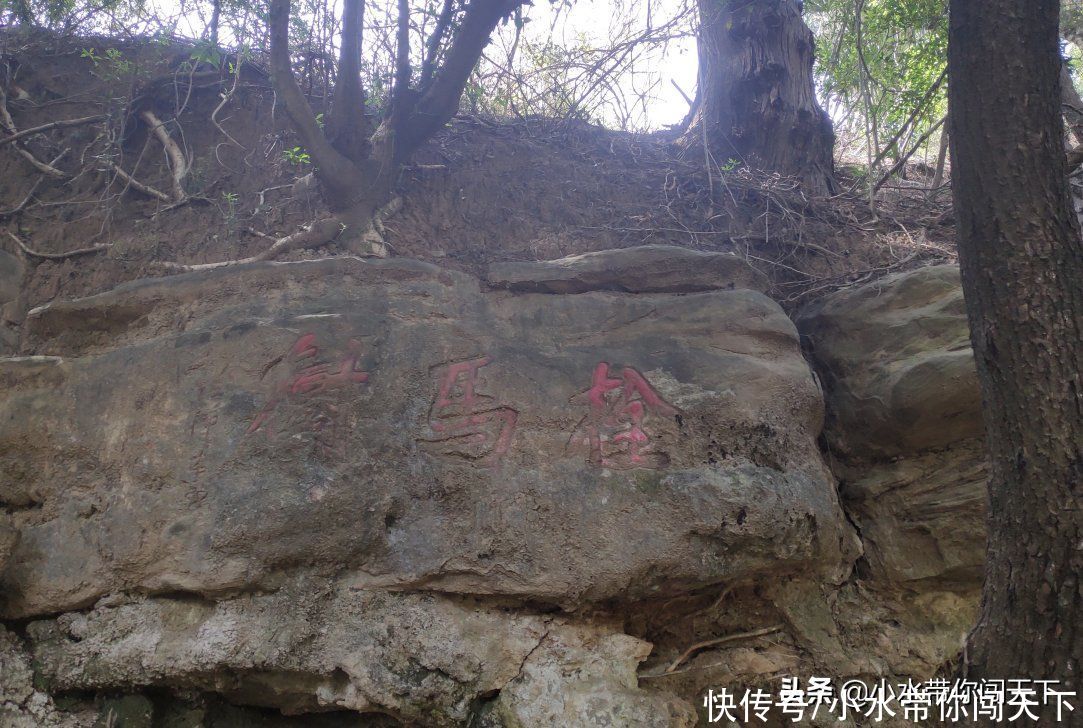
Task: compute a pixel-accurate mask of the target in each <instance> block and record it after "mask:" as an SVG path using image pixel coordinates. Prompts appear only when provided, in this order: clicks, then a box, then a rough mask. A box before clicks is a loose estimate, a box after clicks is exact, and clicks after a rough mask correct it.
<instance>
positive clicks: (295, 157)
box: [282, 147, 312, 167]
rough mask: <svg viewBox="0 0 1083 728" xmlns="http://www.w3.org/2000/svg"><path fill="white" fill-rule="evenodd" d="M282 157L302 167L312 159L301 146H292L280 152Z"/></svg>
mask: <svg viewBox="0 0 1083 728" xmlns="http://www.w3.org/2000/svg"><path fill="white" fill-rule="evenodd" d="M282 158H283V159H285V160H286V161H287V162H289V163H290V164H292V165H294V166H295V167H303V166H305V165H306V164H309V163H310V162H311V161H312V158H311V157H310V156H309V155H308V152H306V151H305V150H304V149H302V148H301V147H294V148H293V149H286V150H285V151H283V152H282Z"/></svg>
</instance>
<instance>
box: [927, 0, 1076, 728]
mask: <svg viewBox="0 0 1083 728" xmlns="http://www.w3.org/2000/svg"><path fill="white" fill-rule="evenodd" d="M1057 11H1058V6H1057V3H1056V2H1053V1H1052V0H951V29H950V42H949V54H948V55H949V72H950V75H949V81H950V83H949V88H950V92H949V95H950V104H951V156H952V162H953V166H952V187H953V190H954V193H955V205H956V214H957V215H958V220H959V232H958V236H959V257H960V263H961V267H962V275H963V290H964V293H965V295H966V301H967V309H968V314H969V317H970V326H971V337H972V340H973V344H974V353H975V357H976V360H977V365H978V373H979V376H980V380H981V386H982V394H983V399H984V413H985V421H986V432H987V437H988V444H989V451H990V458H991V475H990V480H989V505H990V515H989V549H988V564H987V567H986V583H985V590H984V594H983V599H982V609H981V616H980V620H979V622H978V625H977V626H976V627H975V629H974V631H973V632H972V633H971V635H970V640H969V649H968V651H967V657H968V661H969V664H968V665H967V664H964V665H963V669H964V670H967V669H968V670H969V674H970V676H971V677H979V678H983V677H986V678H1027V679H1050V680H1062V681H1065V682H1066V683H1067V684H1068V687H1069V688H1070V689H1074V690H1076V691H1083V681H1081V680H1080V675H1079V672H1080V669H1081V668H1083V663H1081V660H1083V243H1081V241H1080V233H1079V226H1078V223H1077V221H1076V218H1075V215H1074V214H1073V213H1072V208H1071V204H1070V202H1069V196H1068V189H1067V185H1066V176H1065V173H1066V165H1065V155H1064V146H1063V141H1062V133H1063V127H1062V121H1061V109H1060V102H1061V93H1060V87H1059V76H1060V55H1059V48H1058V36H1057ZM1073 704H1074V705H1075V706H1076V712H1075V713H1074V714H1071V717H1070V718H1069V719H1068V721H1069V722H1068V724H1071V725H1080V724H1083V706H1080V704H1079V701H1078V700H1075V701H1074V703H1073ZM1052 717H1054V716H1051V714H1049V713H1047V714H1046V719H1045V721H1046V722H1044V723H1043V724H1045V725H1050V724H1052Z"/></svg>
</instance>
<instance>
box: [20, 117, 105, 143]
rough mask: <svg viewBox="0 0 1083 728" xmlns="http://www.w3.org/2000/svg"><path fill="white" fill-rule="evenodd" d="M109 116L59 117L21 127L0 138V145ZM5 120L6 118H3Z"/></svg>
mask: <svg viewBox="0 0 1083 728" xmlns="http://www.w3.org/2000/svg"><path fill="white" fill-rule="evenodd" d="M108 118H109V117H108V116H106V115H105V114H98V115H97V116H84V117H83V118H81V119H61V120H59V121H50V122H49V123H48V124H42V125H41V126H35V127H33V128H30V129H23V130H22V131H19V132H15V133H14V134H12V135H10V136H6V137H3V138H0V147H2V146H3V145H5V144H11V143H12V142H16V141H18V140H20V139H22V138H24V137H28V136H33V135H34V134H40V133H41V132H43V131H48V130H50V129H68V128H71V127H73V126H83V125H84V124H93V123H94V122H97V121H105V120H106V119H108ZM5 121H6V119H5Z"/></svg>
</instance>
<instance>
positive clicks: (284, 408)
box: [246, 334, 369, 455]
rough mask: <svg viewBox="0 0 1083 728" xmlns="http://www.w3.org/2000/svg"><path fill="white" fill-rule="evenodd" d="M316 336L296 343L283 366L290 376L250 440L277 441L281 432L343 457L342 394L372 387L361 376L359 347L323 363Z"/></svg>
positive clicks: (277, 389)
mask: <svg viewBox="0 0 1083 728" xmlns="http://www.w3.org/2000/svg"><path fill="white" fill-rule="evenodd" d="M316 342H317V338H316V335H315V334H305V335H303V336H301V337H300V338H298V339H297V341H296V342H294V344H293V346H292V347H290V350H289V352H288V353H287V354H286V356H285V357H283V358H282V361H284V362H285V363H286V365H287V366H288V367H289V370H288V372H287V374H286V376H284V377H282V378H280V379H279V382H278V384H277V385H275V387H274V391H273V393H272V395H271V398H270V399H269V400H268V401H267V404H266V405H264V407H263V409H261V410H260V411H259V413H258V414H257V415H256V416H255V418H254V419H253V420H252V423H251V424H250V425H249V426H248V430H247V432H246V434H248V435H251V434H253V433H256V432H263V433H264V434H265V435H267V436H268V437H269V438H271V439H275V438H276V436H277V434H278V432H279V431H280V430H281V431H283V432H285V433H287V434H288V435H290V436H294V435H300V436H301V437H302V439H306V438H307V439H310V440H311V441H312V442H313V443H314V444H315V445H316V446H317V447H318V448H319V449H320V450H321V451H322V452H324V453H332V454H337V455H345V446H346V434H347V432H346V430H347V429H348V428H347V426H346V422H345V421H344V418H345V412H344V409H343V407H342V403H341V391H342V390H344V389H347V388H349V387H351V386H356V385H360V384H363V383H365V382H367V381H368V378H369V375H368V373H367V372H365V371H362V369H361V364H360V358H361V342H359V341H357V340H356V339H350V341H349V342H348V343H347V345H346V351H345V352H343V353H342V354H341V356H340V357H337V358H335V357H331V358H328V359H327V360H326V361H321V356H320V347H319V346H317V343H316Z"/></svg>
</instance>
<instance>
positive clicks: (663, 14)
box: [503, 0, 697, 129]
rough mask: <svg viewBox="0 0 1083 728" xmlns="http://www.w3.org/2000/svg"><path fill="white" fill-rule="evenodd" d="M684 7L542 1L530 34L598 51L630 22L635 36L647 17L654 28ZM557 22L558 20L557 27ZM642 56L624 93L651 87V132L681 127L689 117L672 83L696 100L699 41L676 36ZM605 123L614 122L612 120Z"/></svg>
mask: <svg viewBox="0 0 1083 728" xmlns="http://www.w3.org/2000/svg"><path fill="white" fill-rule="evenodd" d="M680 5H681V3H680V2H679V0H641V2H634V0H633V2H632V3H629V2H621V0H578V1H577V2H574V3H573V4H572V5H571V7H570V8H569V7H568V6H567V5H563V4H552V3H549V2H547V1H546V0H539V2H538V3H536V4H535V5H534V6H533V7H531V8H529V9H528V12H527V16H528V17H529V18H531V21H532V22H530V23H528V24H527V26H526V32H528V33H529V35H530V36H531V37H532V38H534V39H536V40H539V41H541V40H543V39H544V38H545V37H546V36H549V35H550V34H551V35H552V38H553V40H554V41H556V42H558V43H563V44H564V45H568V46H573V45H575V43H576V41H577V39H579V38H585V39H586V40H587V41H588V42H589V43H590V44H591V45H593V46H595V47H604V46H607V45H610V44H611V43H612V39H613V38H618V37H621V36H622V35H626V34H627V33H628V30H627V25H626V23H630V24H631V27H632V28H633V29H634V30H633V32H642V31H643V30H645V29H646V28H647V20H648V13H649V14H650V16H651V21H652V25H653V27H659V26H660V25H663V24H664V23H665V22H666V21H667V20H668V19H669V18H671V17H673V15H674V14H675V13H676V12H677V11H678V8H679V7H680ZM621 11H623V12H621ZM554 20H556V21H557V22H556V25H555V26H554ZM622 26H623V27H622ZM503 32H505V33H506V31H503ZM640 53H641V54H642V55H640V56H639V57H638V58H637V59H636V62H635V70H634V72H633V73H632V74H629V75H626V76H625V77H624V78H622V79H621V86H622V88H623V89H624V90H625V92H635V91H643V90H647V89H650V96H651V98H650V100H649V101H648V103H647V108H646V114H647V119H646V122H647V124H648V125H649V127H650V128H651V129H660V128H663V127H665V126H667V125H670V124H677V123H679V122H680V121H681V120H682V119H683V118H684V117H685V115H686V114H687V113H688V103H687V102H686V101H685V100H684V98H683V97H682V96H681V94H680V92H678V91H677V89H676V88H674V86H673V83H674V82H676V84H677V85H679V86H680V87H681V89H683V90H684V92H685V93H686V94H688V96H689V97H694V96H695V92H696V73H697V59H696V43H695V40H694V39H693V38H687V37H686V38H677V39H674V40H671V41H669V42H668V43H667V44H665V45H664V46H661V45H660V46H658V47H655V48H653V49H647V48H644V49H643V50H642V51H640ZM606 121H608V122H610V123H613V121H614V120H613V119H607V120H606Z"/></svg>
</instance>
